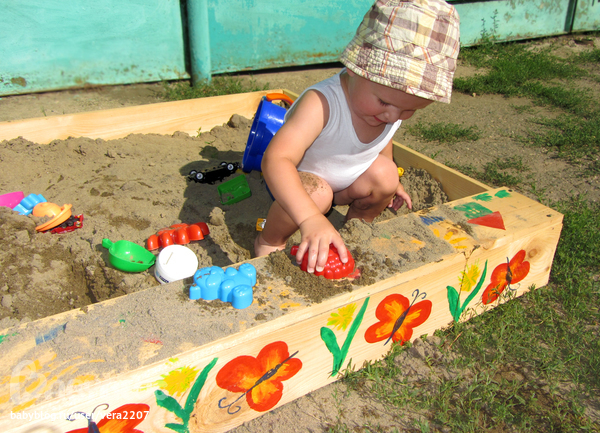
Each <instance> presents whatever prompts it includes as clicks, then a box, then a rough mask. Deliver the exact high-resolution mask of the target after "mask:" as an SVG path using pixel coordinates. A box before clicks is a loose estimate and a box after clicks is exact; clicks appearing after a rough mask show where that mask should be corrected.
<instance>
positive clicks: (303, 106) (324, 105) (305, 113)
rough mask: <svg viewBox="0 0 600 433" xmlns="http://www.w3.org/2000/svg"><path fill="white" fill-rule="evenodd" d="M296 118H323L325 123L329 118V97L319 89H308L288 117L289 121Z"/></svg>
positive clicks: (295, 103)
mask: <svg viewBox="0 0 600 433" xmlns="http://www.w3.org/2000/svg"><path fill="white" fill-rule="evenodd" d="M294 117H296V118H304V117H310V118H313V119H314V118H322V119H323V125H325V124H327V121H328V120H329V103H328V102H327V98H325V96H324V95H323V94H322V93H321V92H319V91H318V90H314V89H310V90H308V91H306V92H305V93H304V94H303V95H302V96H301V97H300V98H299V99H298V100H297V101H296V102H294V106H293V110H292V112H291V113H290V116H289V117H288V121H289V120H292V119H293V118H294Z"/></svg>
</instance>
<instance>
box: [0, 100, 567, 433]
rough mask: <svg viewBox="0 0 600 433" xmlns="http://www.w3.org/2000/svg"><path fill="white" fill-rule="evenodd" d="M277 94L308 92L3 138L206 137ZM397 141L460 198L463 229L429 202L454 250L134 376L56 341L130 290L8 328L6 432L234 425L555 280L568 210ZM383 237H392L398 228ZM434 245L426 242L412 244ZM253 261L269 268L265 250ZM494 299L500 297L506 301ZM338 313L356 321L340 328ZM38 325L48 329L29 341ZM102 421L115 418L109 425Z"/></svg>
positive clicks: (406, 160) (163, 108) (454, 202)
mask: <svg viewBox="0 0 600 433" xmlns="http://www.w3.org/2000/svg"><path fill="white" fill-rule="evenodd" d="M268 93H286V94H287V95H288V96H290V97H291V98H292V99H294V98H296V97H297V95H296V94H294V93H292V92H289V91H287V90H282V89H276V90H270V91H263V92H252V93H247V94H239V95H228V96H219V97H214V98H203V99H197V100H187V101H179V102H167V103H160V104H150V105H144V106H137V107H127V108H120V109H112V110H103V111H96V112H88V113H80V114H72V115H63V116H54V117H45V118H38V119H29V120H23V121H13V122H3V123H0V140H5V139H7V140H8V139H13V138H16V137H19V136H21V137H23V138H25V139H27V140H30V141H33V142H37V143H41V144H47V143H49V142H51V141H52V140H55V139H65V138H67V137H77V136H86V137H89V138H103V139H113V138H120V137H124V136H126V135H128V134H130V133H157V134H172V133H174V132H175V131H183V132H187V133H189V134H190V135H195V134H197V133H198V131H199V130H201V131H208V130H210V129H212V128H213V127H214V126H217V125H222V124H224V123H226V122H227V121H228V120H229V118H230V117H231V115H232V114H239V115H241V116H244V117H247V118H252V116H253V115H254V113H255V112H256V108H257V106H258V104H259V102H260V100H261V98H262V97H263V96H264V95H266V94H268ZM394 144H395V148H394V157H395V159H396V161H397V162H398V163H399V165H402V166H404V167H407V166H412V167H415V168H423V169H425V170H426V171H428V172H429V173H430V174H431V175H432V176H433V177H434V178H435V179H437V180H438V181H439V182H441V184H442V187H443V189H444V191H445V192H446V194H447V195H448V197H449V199H450V200H451V202H450V203H447V206H448V207H450V208H453V209H454V210H455V211H457V212H458V213H461V214H462V215H464V216H465V217H466V218H467V219H468V221H469V222H468V223H467V224H464V223H460V224H459V223H458V222H457V221H451V220H447V219H441V218H436V217H431V216H428V214H429V210H425V211H421V212H419V213H418V215H417V218H419V219H420V221H421V223H422V224H423V225H424V226H426V227H427V228H428V229H429V230H431V233H433V235H435V236H436V237H438V238H440V239H443V240H444V241H445V242H448V243H449V244H450V245H451V246H452V247H453V248H452V249H453V251H454V253H452V254H448V255H445V256H443V257H442V258H441V259H440V260H437V261H435V262H431V263H424V264H423V265H422V266H420V267H418V268H416V269H412V270H410V271H407V272H404V273H401V274H400V273H399V274H396V275H394V276H393V277H391V278H387V279H384V280H381V281H377V282H376V283H374V284H372V285H369V286H363V287H360V288H357V289H355V290H354V291H352V292H350V293H346V294H342V295H337V296H335V297H332V298H329V299H327V300H325V301H323V302H321V303H319V304H314V305H309V306H300V305H296V306H293V305H292V306H290V305H287V306H286V307H287V309H286V313H285V314H284V315H282V316H280V317H277V318H276V319H274V320H271V321H268V322H266V323H261V324H258V325H256V326H253V327H247V328H246V329H245V330H243V331H240V332H236V333H232V334H231V335H229V336H227V337H225V338H221V339H219V340H216V341H213V342H211V343H209V344H205V345H202V346H198V347H191V348H187V349H186V350H184V351H182V352H181V353H178V354H176V355H175V356H172V355H169V356H165V357H164V359H163V360H162V361H159V362H153V363H151V364H148V365H144V366H143V367H140V368H136V369H134V370H131V371H115V372H112V373H110V374H103V375H99V374H98V375H94V374H93V373H92V374H90V373H89V372H90V365H92V364H93V363H95V362H97V363H102V362H103V360H101V359H86V357H85V349H84V347H85V346H84V345H82V353H81V354H80V356H77V357H72V355H71V358H70V359H66V358H65V355H64V354H62V353H61V350H60V347H56V346H55V345H52V344H51V342H52V340H53V338H54V337H55V336H56V335H57V334H59V333H60V332H62V330H64V327H65V326H69V323H70V321H74V320H76V319H77V318H79V317H81V316H82V315H85V314H87V313H88V312H89V311H92V310H94V309H98V308H119V304H120V303H121V302H122V301H120V299H121V298H117V299H111V300H109V301H105V302H103V303H100V304H95V305H91V306H90V307H89V308H88V309H87V310H86V311H81V310H74V311H69V312H65V313H62V314H59V315H56V316H51V317H48V318H44V319H40V320H37V321H34V322H30V323H26V324H23V325H19V326H16V327H14V328H11V329H5V330H1V331H0V349H2V351H1V352H0V353H1V354H0V360H1V361H2V362H1V363H0V369H1V373H0V431H4V432H8V431H11V432H25V431H33V430H35V431H38V430H37V429H39V431H51V432H54V431H56V432H58V431H69V430H73V429H78V428H84V427H86V426H87V421H86V420H85V419H78V420H75V421H67V420H66V419H65V417H66V416H67V415H69V414H73V413H75V412H85V413H87V414H89V413H91V412H92V411H93V410H94V408H97V407H98V409H97V412H96V413H95V414H94V415H95V416H97V417H98V418H94V421H95V422H103V423H107V422H110V421H109V418H110V417H113V419H119V420H120V419H121V418H123V419H125V418H127V420H123V421H122V422H127V423H130V424H129V425H130V426H132V427H135V428H136V429H138V430H141V431H145V432H163V431H164V432H172V431H190V432H197V431H210V432H216V431H227V430H229V429H231V428H233V427H235V426H238V425H240V424H242V423H243V422H245V421H248V420H250V419H253V418H256V417H258V416H260V415H261V414H262V413H264V412H266V411H270V410H272V409H274V408H277V407H279V406H281V405H283V404H285V403H288V402H290V401H292V400H294V399H296V398H298V397H301V396H303V395H305V394H307V393H309V392H311V391H313V390H315V389H318V388H320V387H323V386H325V385H327V384H329V383H331V382H333V381H335V380H337V379H338V377H339V374H338V373H339V372H340V371H342V370H344V369H346V368H347V367H349V368H352V369H358V368H360V367H361V366H362V365H363V364H364V362H367V361H373V360H377V359H380V358H381V357H383V356H384V355H385V354H386V353H387V352H388V351H389V348H390V344H385V343H386V341H387V340H388V337H389V338H391V335H392V334H393V335H394V336H395V337H398V338H400V339H402V340H413V339H414V338H418V337H419V336H421V335H423V334H432V333H433V332H434V331H435V330H437V329H441V328H443V327H445V326H447V325H448V324H450V323H452V322H453V321H455V320H465V319H468V318H469V317H472V316H473V315H477V314H480V313H482V312H484V311H486V310H487V309H489V308H493V307H494V306H496V305H498V303H501V302H504V301H505V300H506V299H509V298H511V297H513V296H519V295H521V294H523V293H524V292H526V291H527V290H529V289H530V288H533V287H541V286H544V285H546V284H547V282H548V278H549V274H550V269H551V265H552V260H553V257H554V253H555V250H556V246H557V243H558V239H559V235H560V231H561V228H562V215H561V214H559V213H557V212H555V211H553V210H552V209H549V208H547V207H545V206H543V205H541V204H539V203H537V202H535V201H533V200H531V199H528V198H526V197H524V196H522V195H520V194H518V193H515V192H514V191H511V190H508V189H506V188H498V189H490V188H489V187H487V186H486V185H484V184H482V183H480V182H478V181H476V180H473V179H471V178H469V177H467V176H464V175H463V174H461V173H459V172H457V171H455V170H452V169H450V168H448V167H445V166H444V165H442V164H439V163H437V162H435V161H434V160H432V159H430V158H427V157H425V156H423V155H421V154H419V153H417V152H415V151H412V150H411V149H408V148H407V147H405V146H402V145H400V144H398V143H394ZM406 217H407V216H400V217H397V218H406ZM379 224H383V225H385V224H388V222H383V223H379ZM380 241H381V242H382V243H388V246H389V245H392V244H393V243H394V236H393V234H392V235H391V236H386V237H385V238H382V239H381V240H380ZM422 243H423V241H422V240H419V239H414V240H413V244H412V245H411V247H412V248H419V245H421V244H422ZM375 247H376V246H375ZM398 248H399V247H398ZM249 262H250V263H252V264H254V265H255V266H256V268H257V269H260V268H261V266H262V265H263V262H264V258H259V259H253V260H251V261H249ZM358 265H359V266H360V264H358ZM235 266H236V267H237V265H235ZM467 273H469V274H470V275H472V276H474V277H475V281H474V282H473V284H467V283H466V282H464V281H463V282H461V279H460V278H461V275H465V274H467ZM260 284H261V282H260V281H259V285H260ZM262 284H266V283H264V282H263V283H262ZM269 284H271V285H273V284H274V283H273V282H271V283H269ZM282 284H283V283H282ZM257 287H258V286H257ZM268 289H269V290H272V287H270V286H269V287H268ZM280 289H281V287H280ZM285 289H286V290H291V291H293V287H292V288H288V287H285ZM162 290H167V291H168V290H171V291H175V292H177V291H179V292H180V291H181V287H180V286H177V285H176V284H175V283H173V284H171V285H167V286H163V289H162ZM257 290H258V289H257ZM490 290H491V291H490ZM141 293H143V292H141ZM490 293H491V295H494V293H498V295H499V296H498V297H497V299H495V298H496V296H490ZM128 296H131V295H128ZM253 307H254V305H253V306H251V307H249V308H253ZM386 311H387V312H388V314H387V315H386ZM394 314H395V315H394ZM336 317H337V318H338V319H339V318H340V317H345V318H347V321H345V322H344V323H342V322H343V321H338V322H336V321H335V318H336ZM393 325H397V326H398V328H397V330H396V328H394V329H392V326H393ZM386 327H387V328H386ZM31 329H35V332H36V335H41V337H40V338H38V337H36V338H35V339H33V338H20V336H21V335H26V334H27V332H25V331H27V330H31ZM386 332H387V334H386ZM383 334H385V335H383ZM382 335H383V336H382ZM376 337H377V338H376ZM379 337H381V338H379ZM384 337H385V338H384ZM44 345H45V346H47V347H46V348H45V352H43V355H42V356H39V357H37V358H35V359H32V357H31V355H30V351H31V350H32V348H33V347H35V346H42V347H44ZM350 361H351V363H350V364H349V362H350ZM83 363H86V364H87V367H88V369H87V370H86V371H87V373H86V374H85V375H82V374H78V373H77V371H78V368H79V366H81V364H83ZM104 368H106V365H104ZM92 372H93V366H92ZM185 372H187V373H188V376H187V377H186V378H184V379H185V380H187V382H185V380H184V379H181V380H180V381H179V382H177V384H178V385H180V388H177V392H173V388H169V387H168V386H165V383H166V382H168V381H169V380H170V376H171V375H173V376H172V377H173V378H175V377H179V378H181V377H183V376H182V374H183V373H185ZM174 373H177V374H179V376H176V375H175V374H174ZM161 378H162V379H161ZM183 382H185V386H183V385H184V383H183ZM169 393H171V394H169ZM103 405H105V406H103ZM101 416H104V417H105V418H104V419H103V420H102V421H99V419H100V417H101Z"/></svg>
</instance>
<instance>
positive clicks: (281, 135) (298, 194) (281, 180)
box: [262, 91, 348, 272]
mask: <svg viewBox="0 0 600 433" xmlns="http://www.w3.org/2000/svg"><path fill="white" fill-rule="evenodd" d="M295 104H298V105H297V106H295V107H294V111H293V112H292V113H291V115H290V116H289V118H288V119H287V121H286V123H285V124H284V125H283V126H282V127H281V128H280V129H279V131H277V134H275V136H274V137H273V139H272V140H271V142H270V143H269V146H268V147H267V150H266V151H265V154H264V156H263V160H262V172H263V175H264V177H265V180H266V182H267V185H269V190H270V191H271V193H272V194H273V197H275V200H276V201H277V202H278V203H279V205H280V206H281V207H282V208H283V209H284V210H285V212H286V213H287V214H288V215H289V217H290V218H291V219H292V221H293V222H294V223H295V224H296V225H297V226H298V227H299V228H300V233H301V235H302V241H301V243H300V246H299V249H298V253H297V255H296V260H297V261H298V263H300V262H301V260H302V258H303V256H304V254H305V253H307V254H309V256H308V257H309V259H308V270H309V272H311V271H314V269H315V265H316V270H317V271H318V272H320V271H322V270H323V268H324V266H325V264H326V262H327V256H328V253H329V245H330V244H333V245H334V246H335V247H336V248H337V250H338V252H339V254H340V259H341V260H342V262H343V263H346V262H347V261H348V254H347V251H346V246H345V244H344V241H343V240H342V238H341V236H340V235H339V233H338V232H337V230H336V229H335V228H334V227H333V225H332V224H331V223H330V222H329V220H328V219H327V218H326V217H325V216H324V215H323V214H322V213H321V211H320V210H319V208H318V207H317V205H316V204H315V203H314V202H313V200H312V199H311V198H310V196H309V195H308V193H307V192H306V191H305V189H304V186H303V185H302V182H301V180H300V176H299V174H298V170H297V168H296V167H297V166H298V164H299V163H300V161H301V160H302V157H303V156H304V153H305V152H306V150H307V149H308V148H309V147H310V146H311V145H312V143H313V142H314V140H315V139H316V138H317V137H318V135H319V134H320V133H321V131H322V130H323V128H324V127H325V125H326V123H327V120H328V117H329V106H328V104H327V101H326V99H325V98H324V97H323V96H322V95H321V94H320V93H318V92H315V91H309V92H307V93H305V94H304V95H303V97H302V98H301V99H300V100H299V101H297V102H296V103H295Z"/></svg>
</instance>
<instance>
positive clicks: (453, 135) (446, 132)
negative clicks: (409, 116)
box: [406, 122, 481, 143]
mask: <svg viewBox="0 0 600 433" xmlns="http://www.w3.org/2000/svg"><path fill="white" fill-rule="evenodd" d="M406 131H407V132H408V133H409V134H412V135H414V136H416V137H420V138H422V139H424V140H427V141H438V142H440V143H456V142H457V141H477V140H479V138H480V136H481V134H480V132H479V129H478V128H477V127H476V126H469V127H465V126H462V125H458V124H456V123H443V122H439V123H434V124H428V125H424V124H423V123H421V122H418V123H417V124H416V125H410V126H408V127H406Z"/></svg>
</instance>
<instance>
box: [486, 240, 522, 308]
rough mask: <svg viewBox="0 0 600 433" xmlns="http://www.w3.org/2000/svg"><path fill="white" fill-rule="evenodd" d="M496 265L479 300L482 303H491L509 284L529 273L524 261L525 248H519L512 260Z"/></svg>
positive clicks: (516, 281)
mask: <svg viewBox="0 0 600 433" xmlns="http://www.w3.org/2000/svg"><path fill="white" fill-rule="evenodd" d="M506 262H507V263H503V264H501V265H499V266H496V269H494V271H493V272H492V276H491V282H490V284H489V286H487V287H486V288H485V290H484V291H483V295H482V296H481V301H482V302H483V303H484V304H486V305H487V304H491V303H492V302H494V301H495V300H496V299H498V297H499V296H500V295H501V294H502V292H504V290H505V289H506V288H507V287H508V288H509V289H510V288H511V287H510V286H511V284H515V283H518V282H519V281H521V280H522V279H523V278H525V277H526V276H527V274H529V267H530V265H529V262H527V261H525V250H520V251H519V252H518V253H517V254H515V256H514V257H513V258H512V260H511V261H510V262H509V261H508V258H507V259H506Z"/></svg>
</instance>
